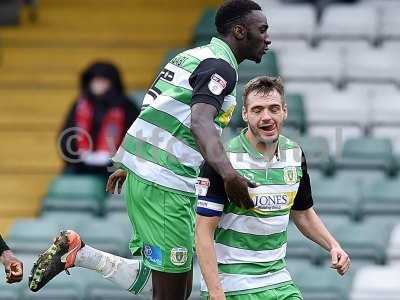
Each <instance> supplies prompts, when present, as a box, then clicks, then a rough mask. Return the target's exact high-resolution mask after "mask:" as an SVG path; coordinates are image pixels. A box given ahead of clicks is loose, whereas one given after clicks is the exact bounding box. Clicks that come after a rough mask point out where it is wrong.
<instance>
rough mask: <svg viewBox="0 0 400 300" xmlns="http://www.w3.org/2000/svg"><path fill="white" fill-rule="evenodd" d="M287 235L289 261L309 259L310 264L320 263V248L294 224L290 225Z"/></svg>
mask: <svg viewBox="0 0 400 300" xmlns="http://www.w3.org/2000/svg"><path fill="white" fill-rule="evenodd" d="M287 233H288V243H287V252H286V253H287V257H288V259H308V260H309V261H310V262H314V263H317V262H318V252H319V250H318V246H317V245H316V244H315V243H313V242H311V241H310V240H309V239H307V238H306V237H305V236H303V235H302V234H301V232H300V231H299V230H298V229H297V227H296V225H295V224H294V223H292V222H290V223H289V225H288V229H287Z"/></svg>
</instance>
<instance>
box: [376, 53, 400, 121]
mask: <svg viewBox="0 0 400 300" xmlns="http://www.w3.org/2000/svg"><path fill="white" fill-rule="evenodd" d="M399 50H400V48H399ZM369 104H370V106H371V107H370V110H371V127H373V128H374V127H383V126H385V127H389V126H390V127H395V128H396V127H397V128H399V127H400V120H399V117H398V116H399V114H400V91H399V89H395V88H394V87H393V86H390V87H383V88H380V89H377V90H376V91H375V93H374V94H373V95H371V100H370V101H369Z"/></svg>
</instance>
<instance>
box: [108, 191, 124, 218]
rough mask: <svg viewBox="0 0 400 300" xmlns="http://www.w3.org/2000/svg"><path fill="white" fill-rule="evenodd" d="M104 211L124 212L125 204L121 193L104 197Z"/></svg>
mask: <svg viewBox="0 0 400 300" xmlns="http://www.w3.org/2000/svg"><path fill="white" fill-rule="evenodd" d="M105 201H106V212H107V214H108V213H112V212H126V205H125V201H124V199H123V196H122V195H118V194H112V195H109V196H108V197H107V198H106V200H105Z"/></svg>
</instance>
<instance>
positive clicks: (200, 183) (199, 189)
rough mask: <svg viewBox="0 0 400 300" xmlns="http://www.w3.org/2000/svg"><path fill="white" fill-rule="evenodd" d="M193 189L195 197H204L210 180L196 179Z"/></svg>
mask: <svg viewBox="0 0 400 300" xmlns="http://www.w3.org/2000/svg"><path fill="white" fill-rule="evenodd" d="M195 187H196V195H197V196H206V195H207V192H208V188H209V187H210V180H209V179H208V178H202V177H199V178H197V182H196V184H195Z"/></svg>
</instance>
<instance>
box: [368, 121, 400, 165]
mask: <svg viewBox="0 0 400 300" xmlns="http://www.w3.org/2000/svg"><path fill="white" fill-rule="evenodd" d="M371 136H372V137H374V138H387V139H390V140H391V142H392V145H393V152H394V153H395V155H397V156H399V155H400V124H399V126H393V125H392V126H390V125H387V126H385V125H383V126H373V127H372V128H371ZM398 162H399V161H398ZM398 164H399V163H398Z"/></svg>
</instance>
